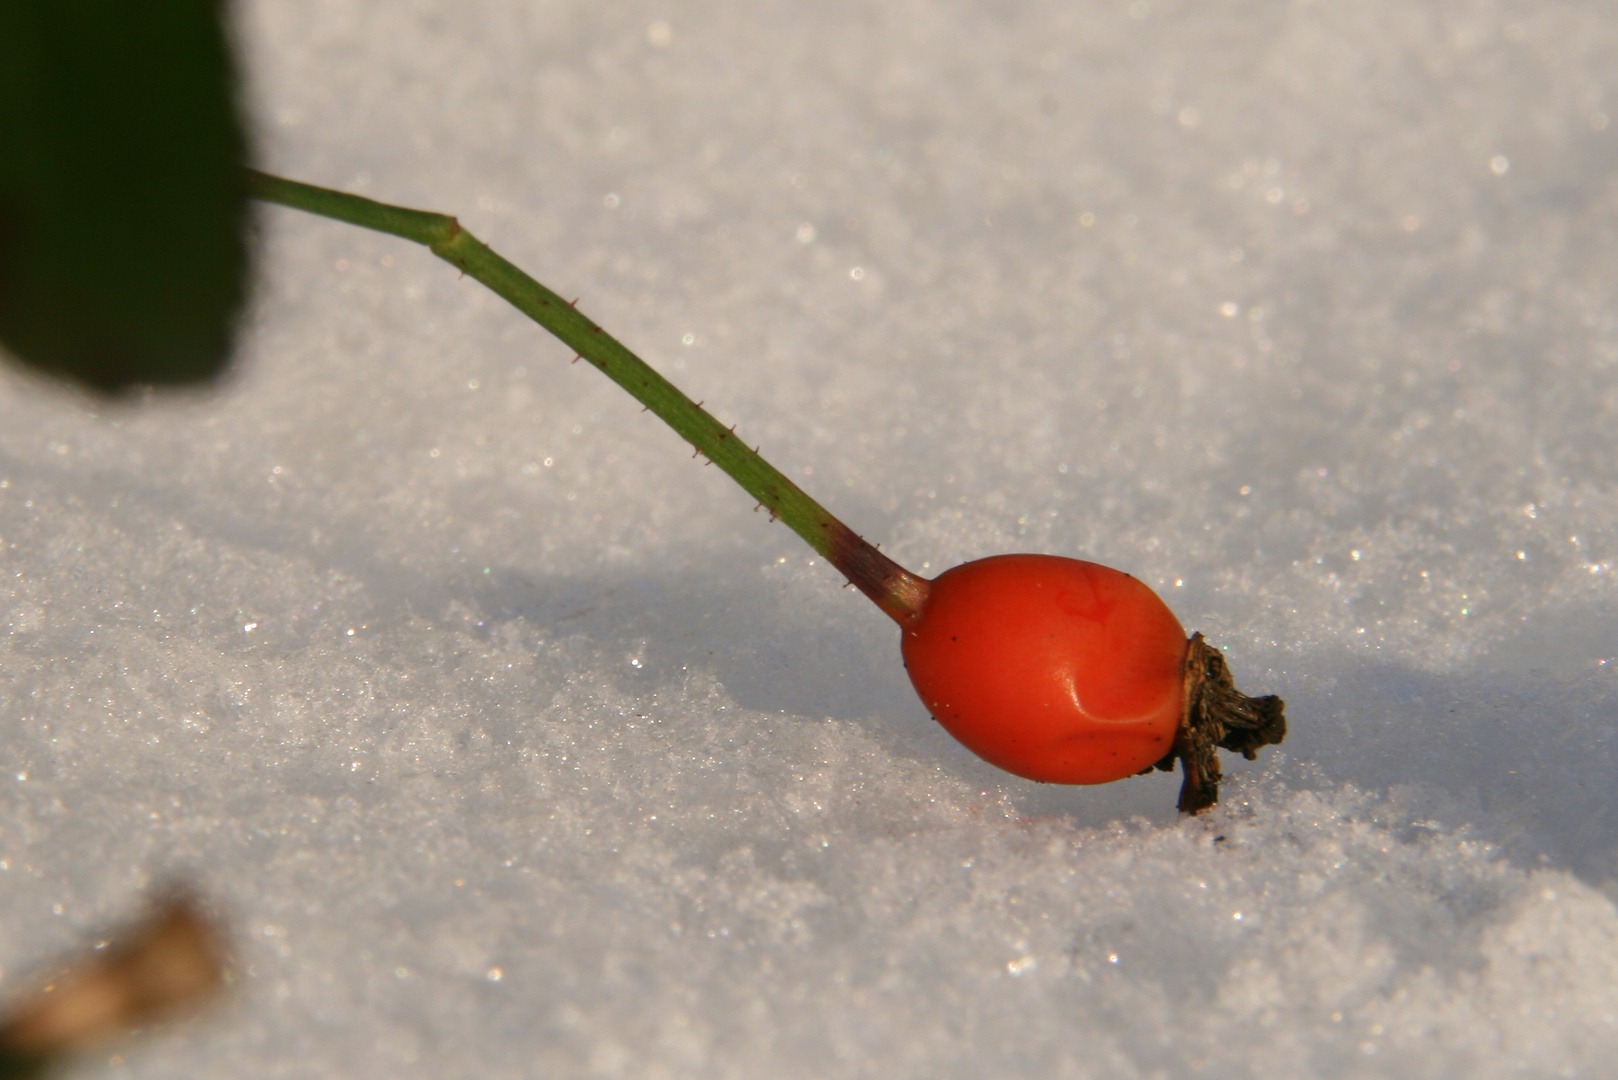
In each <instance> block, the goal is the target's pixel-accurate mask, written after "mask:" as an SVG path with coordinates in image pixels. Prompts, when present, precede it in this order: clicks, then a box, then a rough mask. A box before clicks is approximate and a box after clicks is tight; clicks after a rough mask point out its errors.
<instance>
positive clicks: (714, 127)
mask: <svg viewBox="0 0 1618 1080" xmlns="http://www.w3.org/2000/svg"><path fill="white" fill-rule="evenodd" d="M239 22H240V37H241V40H242V43H243V48H244V51H245V54H246V59H247V64H248V68H249V71H250V75H251V78H252V89H251V94H250V107H251V109H252V111H253V113H254V114H255V115H256V117H257V118H258V120H259V124H260V129H259V136H258V143H259V148H260V149H259V157H260V160H261V162H262V163H263V164H264V165H265V166H266V167H267V168H270V169H271V170H273V171H277V172H282V173H285V174H288V175H292V176H296V177H300V178H304V179H308V180H312V181H315V182H321V183H328V184H333V185H337V186H342V187H346V188H350V189H354V190H357V191H361V192H364V193H367V194H370V195H373V196H375V197H378V198H384V199H387V200H389V201H395V202H401V203H404V204H407V205H416V206H423V207H428V208H433V209H439V210H443V211H446V212H454V213H459V214H460V215H461V218H462V220H463V222H465V223H466V225H467V226H468V227H469V228H471V229H472V230H473V231H474V232H475V233H476V234H477V235H479V236H480V237H482V238H483V239H485V240H487V241H490V242H491V243H492V244H493V245H494V246H495V247H496V248H497V249H498V250H500V251H501V252H502V253H504V254H506V255H507V256H508V257H510V258H512V259H513V260H514V261H516V262H517V263H519V264H521V265H523V266H525V267H527V268H529V269H530V270H531V271H532V272H534V273H535V275H536V276H538V277H539V278H540V279H541V280H543V281H545V282H547V283H548V284H550V285H552V286H553V287H555V288H557V289H558V290H560V291H563V292H566V293H567V294H568V295H569V296H572V295H578V296H580V297H582V298H583V299H582V301H581V307H582V308H583V309H584V310H586V311H588V312H589V313H590V314H591V315H592V316H593V317H594V318H596V319H597V320H598V321H600V322H601V323H602V324H603V325H605V326H606V327H607V328H609V329H610V330H612V331H613V332H615V333H616V334H617V335H618V336H619V337H620V338H622V339H623V340H624V341H626V342H627V343H628V344H630V345H631V347H634V348H637V349H639V350H640V351H642V352H643V354H644V355H645V356H646V357H647V358H648V359H649V360H650V361H651V362H652V363H654V364H655V365H657V366H659V367H661V368H662V369H663V370H664V371H666V372H667V373H668V374H669V375H670V376H671V377H673V378H674V379H675V380H676V381H677V382H678V383H680V384H681V385H682V386H684V387H685V388H686V389H687V390H689V391H690V392H691V393H692V394H693V396H695V397H698V398H703V399H706V401H707V404H708V406H709V408H710V409H711V410H712V411H713V412H715V413H716V414H717V415H718V416H720V417H721V418H723V419H724V420H725V421H726V422H727V423H728V422H731V421H735V422H738V423H739V424H740V428H739V430H740V431H741V432H742V433H743V434H744V436H745V437H747V438H748V439H749V440H751V441H754V442H759V443H762V444H763V447H764V451H765V453H766V454H767V455H769V456H770V457H771V458H772V459H773V460H774V461H775V462H776V463H777V464H779V465H780V466H781V467H782V468H784V469H786V470H787V471H789V472H790V473H792V474H793V475H800V476H802V478H803V481H804V483H805V485H806V486H807V487H808V488H809V490H810V491H811V492H812V493H814V494H817V495H818V496H819V497H821V498H822V499H823V500H824V501H825V502H827V503H828V504H829V505H830V506H831V507H832V508H833V509H835V510H837V511H838V512H840V513H842V514H843V515H845V516H846V518H847V520H848V521H849V522H850V523H851V524H853V525H854V526H855V527H856V528H857V529H859V530H861V531H862V532H864V533H865V534H866V535H868V536H870V537H872V538H873V539H877V540H881V541H883V542H884V544H885V550H887V551H889V552H890V553H892V554H894V555H895V556H896V557H897V558H899V559H900V560H901V561H903V562H905V563H906V564H908V565H910V566H912V567H913V568H914V569H917V570H919V571H922V572H924V573H926V572H929V571H936V570H939V569H942V568H944V567H945V566H948V565H950V564H953V563H955V562H958V561H961V560H965V559H968V558H972V557H975V556H981V555H987V554H991V553H994V552H1000V551H1008V550H1026V551H1042V552H1057V553H1063V554H1069V555H1076V556H1082V557H1088V558H1094V559H1098V560H1101V561H1105V562H1108V563H1110V564H1113V565H1116V566H1119V567H1121V568H1124V569H1127V570H1129V571H1131V572H1133V573H1135V574H1137V575H1139V576H1140V577H1142V578H1143V579H1145V580H1146V581H1148V582H1149V583H1152V584H1153V585H1154V586H1155V587H1157V588H1159V589H1160V590H1161V591H1162V593H1163V594H1164V596H1165V597H1166V598H1167V599H1168V600H1169V602H1170V604H1171V605H1172V606H1173V607H1174V608H1175V609H1176V611H1177V612H1178V613H1179V614H1180V615H1181V616H1182V618H1183V620H1184V621H1185V622H1186V624H1187V626H1188V627H1192V628H1197V629H1201V630H1203V631H1205V632H1207V633H1208V634H1209V636H1210V637H1211V638H1212V639H1213V640H1214V641H1215V642H1216V643H1219V644H1221V645H1222V646H1224V647H1225V648H1226V649H1227V650H1228V655H1229V658H1230V661H1231V665H1232V667H1233V668H1234V670H1235V672H1236V674H1237V677H1238V680H1239V683H1240V684H1241V685H1242V686H1243V687H1244V688H1247V689H1248V690H1249V691H1250V692H1266V691H1274V692H1278V693H1280V694H1282V695H1283V696H1284V697H1285V698H1286V699H1287V702H1288V706H1289V715H1290V716H1291V719H1292V725H1293V734H1292V736H1291V737H1290V738H1289V740H1288V742H1287V744H1286V746H1285V747H1284V748H1283V751H1282V752H1281V753H1271V752H1266V754H1265V756H1264V758H1263V759H1262V760H1261V761H1260V762H1259V763H1257V764H1254V765H1247V764H1244V763H1241V762H1239V761H1238V762H1235V763H1233V764H1232V765H1231V767H1230V770H1229V771H1230V773H1231V775H1232V776H1233V777H1234V779H1235V783H1234V784H1233V785H1232V787H1231V788H1230V789H1229V791H1228V793H1227V801H1226V802H1225V803H1224V804H1223V805H1222V806H1221V807H1220V808H1218V809H1217V810H1216V811H1215V812H1213V813H1210V814H1208V815H1207V816H1206V817H1205V818H1202V819H1198V820H1191V821H1183V820H1178V819H1177V818H1176V816H1175V814H1174V813H1173V811H1172V803H1173V798H1174V792H1175V789H1176V784H1177V781H1176V779H1175V778H1172V777H1168V776H1157V777H1153V778H1148V779H1139V780H1130V781H1126V782H1122V783H1119V784H1116V785H1112V786H1108V787H1102V788H1090V789H1057V788H1049V787H1041V786H1038V785H1034V784H1030V783H1025V782H1021V781H1018V780H1015V779H1011V778H1008V777H1006V776H1004V775H1000V774H998V773H997V772H995V770H993V769H992V768H990V767H988V766H986V765H984V764H982V763H980V762H978V761H977V760H975V759H973V758H972V757H970V756H969V755H968V754H966V753H965V752H964V751H962V750H960V749H959V748H958V747H956V746H955V745H954V744H953V743H952V742H951V741H950V740H949V739H948V738H947V736H945V735H943V734H942V733H941V732H940V731H939V730H937V729H935V727H934V726H933V725H932V724H931V722H930V721H929V720H928V718H927V716H926V713H925V712H924V710H923V709H922V707H921V705H920V704H919V703H918V702H917V701H916V700H915V698H914V697H913V695H912V694H911V692H910V690H909V687H908V685H907V684H906V682H905V680H904V676H903V673H902V671H901V669H900V666H899V663H898V657H897V641H896V635H895V632H894V628H893V626H892V625H891V624H890V623H889V622H888V621H887V620H886V619H885V618H883V617H882V616H881V615H880V614H879V613H877V612H876V610H875V609H874V608H873V607H871V605H869V604H867V603H866V602H865V601H864V600H863V599H861V598H860V597H859V596H857V595H855V594H854V593H852V592H850V591H846V590H844V589H843V588H842V587H841V584H842V583H841V580H840V579H839V578H838V577H837V575H835V574H834V573H832V572H831V571H830V570H829V569H828V568H827V567H826V566H824V565H821V564H819V562H818V560H816V559H814V558H812V557H810V556H809V555H808V554H806V552H805V550H804V549H803V547H802V545H801V544H799V543H798V542H797V541H796V540H795V538H794V537H793V536H792V535H791V534H789V533H788V532H787V531H786V530H785V529H784V528H783V527H782V526H780V525H771V524H769V523H768V522H767V521H766V520H765V519H764V517H763V515H757V514H754V513H752V512H751V502H750V500H748V499H747V498H746V497H745V496H744V495H742V494H741V493H739V492H738V491H737V490H735V489H734V488H733V487H732V486H731V485H730V484H729V482H728V481H727V480H726V479H725V478H724V477H723V476H721V475H719V473H718V470H716V469H705V468H703V467H702V466H701V465H700V464H699V463H697V462H694V461H692V460H690V455H689V453H687V452H685V451H684V450H683V449H682V447H681V446H680V444H679V443H678V441H677V440H676V438H675V437H674V436H673V435H671V434H670V433H669V432H667V431H666V430H663V429H662V428H661V427H660V425H659V424H658V423H657V422H656V421H655V420H653V419H652V418H651V417H649V416H647V415H645V414H642V413H641V412H640V410H639V409H638V408H637V407H636V406H635V405H634V404H633V403H632V402H630V401H629V400H628V399H627V398H625V397H624V396H623V395H622V393H621V392H619V391H618V390H617V389H616V388H614V387H613V386H611V385H610V384H609V383H607V382H606V381H605V380H604V379H602V378H601V376H600V375H599V374H598V373H596V372H595V371H593V370H591V369H589V368H588V367H587V366H586V365H583V364H579V365H573V366H570V365H569V363H568V360H569V358H570V356H569V353H568V352H567V351H566V350H565V349H564V348H563V347H561V346H560V345H558V344H556V343H555V342H554V341H552V340H550V339H549V338H547V337H546V336H545V335H544V334H543V333H542V332H540V331H538V330H537V329H536V328H534V327H532V326H531V325H529V324H527V323H525V322H524V320H523V319H522V318H521V317H519V316H518V315H517V314H515V313H514V312H512V311H511V310H509V309H507V308H506V307H505V306H504V305H503V304H502V303H501V302H500V301H498V300H496V299H495V298H494V297H492V296H491V295H489V294H487V293H486V292H484V291H483V290H482V289H481V287H479V286H477V285H476V284H475V283H473V282H471V281H466V280H458V279H457V276H456V275H455V274H454V273H453V272H452V271H451V270H450V269H449V268H448V267H446V266H444V265H443V264H441V263H439V262H438V261H437V260H435V259H433V258H432V257H431V256H429V255H428V254H427V253H426V252H425V251H423V250H421V249H418V248H414V247H412V246H410V245H407V244H405V243H403V242H401V241H396V240H393V239H390V238H386V237H381V236H374V235H369V234H366V233H363V232H360V231H357V230H355V229H352V228H349V227H346V226H341V225H337V224H334V223H329V222H322V221H318V220H314V219H311V218H307V217H303V216H300V215H297V214H294V213H292V212H290V211H285V210H279V209H267V210H265V211H264V212H263V213H262V214H261V215H260V219H259V220H260V228H261V245H260V246H261V255H262V258H261V264H260V270H259V277H260V283H259V289H258V293H257V299H256V302H255V305H254V308H253V310H252V312H251V313H250V315H249V316H248V318H247V320H246V327H245V330H244V332H243V336H242V340H241V371H240V375H239V377H237V378H236V379H235V380H234V381H233V382H232V383H231V384H230V385H228V386H227V387H226V388H224V389H223V390H222V391H220V392H218V393H216V394H211V395H194V396H191V397H183V396H182V397H180V398H173V397H164V398H161V399H158V400H153V401H150V402H148V403H144V404H139V405H126V406H117V407H109V406H107V405H106V404H104V403H98V402H95V401H91V400H88V399H82V398H77V397H74V396H72V395H71V394H68V393H66V392H63V391H61V390H59V389H56V388H53V387H47V386H44V385H42V384H40V383H38V382H36V381H34V380H32V379H31V378H29V377H27V376H24V375H22V374H19V373H18V372H16V371H15V370H9V369H8V370H7V371H6V372H5V373H3V374H0V575H3V576H0V580H3V581H4V585H3V587H0V627H3V632H0V671H3V672H4V677H3V679H0V718H3V724H4V728H3V730H4V733H5V737H4V740H3V743H0V882H3V888H0V912H3V917H0V965H3V967H4V969H5V972H6V979H5V983H4V984H0V987H3V986H7V985H14V976H15V974H17V973H20V972H21V971H23V970H24V969H26V968H27V967H28V966H30V965H32V964H35V963H38V962H40V961H41V960H43V959H44V958H46V957H48V956H50V955H52V954H53V953H55V952H57V951H60V950H62V949H66V948H68V947H70V946H72V945H73V944H75V943H79V942H84V941H86V940H93V938H94V935H95V934H96V933H97V931H98V929H99V928H101V927H103V926H105V925H107V923H108V922H109V921H114V920H116V919H117V918H118V917H119V916H121V915H122V914H123V913H125V912H127V911H128V910H129V909H130V908H131V906H132V904H133V903H134V897H135V896H136V895H137V894H138V892H139V891H140V890H141V889H142V888H143V887H145V886H146V885H147V884H148V883H150V882H152V881H154V880H157V879H160V878H162V877H165V876H169V875H174V874H184V875H189V876H191V877H193V878H194V879H195V880H196V881H198V882H199V884H200V885H201V886H202V887H203V888H204V889H205V890H207V891H208V892H209V894H210V895H212V896H214V897H216V898H217V899H218V901H219V903H220V905H221V907H222V908H223V909H224V910H225V911H227V912H228V913H229V914H230V915H231V917H232V919H233V920H234V925H235V926H236V927H237V929H238V933H239V945H240V956H239V963H240V973H241V978H240V986H239V993H238V994H237V995H236V998H235V1001H234V1003H233V1004H232V1005H230V1006H229V1007H227V1008H226V1009H225V1010H224V1011H223V1014H222V1015H220V1016H218V1017H216V1018H215V1019H214V1020H213V1021H212V1022H209V1023H204V1024H201V1025H199V1026H195V1027H193V1028H191V1029H189V1031H188V1032H185V1033H182V1034H178V1035H169V1036H165V1037H163V1038H160V1039H155V1040H153V1041H151V1042H150V1043H147V1044H145V1045H143V1046H140V1047H135V1048H129V1047H119V1048H115V1051H109V1052H108V1053H116V1055H117V1056H116V1057H114V1058H113V1059H112V1063H111V1064H107V1063H106V1062H107V1057H106V1054H105V1053H104V1054H103V1055H102V1056H101V1057H100V1058H98V1059H97V1062H91V1063H88V1064H87V1065H86V1066H85V1068H84V1070H83V1072H82V1073H81V1075H84V1076H96V1075H113V1076H150V1077H158V1076H164V1077H184V1076H199V1077H200V1076H220V1077H243V1078H247V1077H274V1076H299V1077H345V1078H363V1077H370V1076H376V1077H383V1076H386V1077H398V1076H422V1077H433V1078H441V1077H477V1078H495V1077H526V1076H557V1077H563V1076H569V1077H571V1076H580V1077H582V1076H606V1077H612V1076H623V1077H701V1078H722V1077H746V1078H772V1080H773V1078H783V1080H792V1078H800V1077H801V1078H810V1077H824V1078H830V1077H851V1076H871V1077H918V1078H922V1077H924V1078H947V1077H961V1078H974V1080H975V1078H981V1077H988V1076H1028V1077H1108V1078H1133V1077H1164V1078H1175V1077H1192V1076H1195V1077H1282V1076H1286V1077H1292V1076H1297V1077H1314V1076H1319V1077H1378V1078H1381V1077H1432V1078H1447V1077H1459V1076H1465V1077H1485V1078H1486V1077H1504V1076H1513V1077H1539V1076H1547V1077H1548V1076H1587V1077H1588V1076H1602V1075H1611V1071H1610V1070H1611V1069H1612V1067H1613V1066H1612V1064H1611V1063H1612V1061H1613V1060H1614V1055H1615V1054H1618V912H1615V909H1614V905H1613V897H1614V896H1618V886H1615V884H1614V879H1615V878H1618V832H1615V829H1618V795H1615V793H1614V785H1613V782H1612V778H1613V775H1614V772H1615V769H1618V740H1615V737H1614V736H1615V721H1618V685H1615V675H1614V669H1615V668H1618V659H1615V657H1618V593H1615V588H1614V577H1615V574H1618V381H1615V374H1618V304H1615V299H1618V297H1615V289H1618V179H1615V177H1618V22H1615V21H1614V20H1613V19H1612V17H1611V10H1610V5H1608V4H1606V3H1605V2H1603V0H1582V2H1581V0H1569V2H1565V3H1537V4H1536V3H1529V2H1526V0H1524V2H1506V0H1429V2H1423V3H1402V2H1395V0H1329V2H1327V0H1321V2H1314V3H1310V2H1304V0H1299V2H1282V0H1270V2H1264V3H1260V2H1256V0H1252V2H1236V0H1233V2H1230V3H1224V4H1210V3H1205V2H1191V0H1135V2H1133V3H1130V2H1117V3H1102V2H1098V0H1060V2H1034V0H1029V2H1025V3H1017V4H1014V3H1009V2H1006V3H966V2H959V0H957V2H937V3H920V2H916V0H888V2H885V3H880V4H878V3H851V2H836V0H833V2H827V3H816V4H793V3H780V2H762V3H754V4H746V5H741V4H737V5H709V4H701V3H695V2H689V0H658V2H643V0H623V2H618V3H613V4H600V3H595V4H585V3H573V4H562V3H548V4H538V3H513V2H511V0H455V2H450V0H410V2H405V0H389V2H383V0H365V2H360V0H255V2H252V3H249V4H247V5H246V6H244V7H243V8H242V9H241V11H240V18H239ZM98 1062H99V1063H98Z"/></svg>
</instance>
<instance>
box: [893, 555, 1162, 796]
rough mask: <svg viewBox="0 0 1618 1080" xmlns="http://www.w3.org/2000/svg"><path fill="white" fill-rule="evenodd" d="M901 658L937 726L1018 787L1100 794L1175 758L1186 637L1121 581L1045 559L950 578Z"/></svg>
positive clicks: (939, 583) (909, 634) (935, 585)
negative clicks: (1022, 783) (1101, 788)
mask: <svg viewBox="0 0 1618 1080" xmlns="http://www.w3.org/2000/svg"><path fill="white" fill-rule="evenodd" d="M902 649H903V652H904V659H905V667H906V669H908V671H909V673H910V681H911V683H913V684H914V685H915V687H916V692H917V693H919V694H920V695H921V700H922V701H923V702H924V703H925V704H926V706H927V708H928V709H929V710H930V711H931V712H932V714H933V716H934V717H935V718H936V719H937V720H938V722H939V723H940V724H943V725H944V728H945V729H946V730H947V731H948V732H949V733H950V734H951V735H953V736H955V737H956V738H957V739H959V740H960V741H961V742H962V743H963V744H965V746H966V748H967V749H969V750H971V751H972V752H973V753H975V754H977V755H978V756H979V757H981V758H983V759H985V760H987V761H989V762H991V763H993V764H995V765H998V766H1000V767H1001V768H1002V769H1005V770H1007V771H1008V772H1013V773H1016V774H1017V775H1018V776H1026V777H1027V778H1028V779H1030V780H1043V781H1046V782H1047V783H1053V784H1105V783H1107V782H1108V781H1111V780H1118V779H1121V778H1123V777H1125V776H1131V775H1133V774H1135V773H1138V772H1140V771H1141V770H1142V769H1145V768H1148V767H1150V766H1151V765H1154V764H1156V763H1157V762H1158V761H1160V760H1162V758H1163V756H1164V755H1165V754H1167V753H1168V752H1169V750H1171V749H1172V748H1173V746H1174V735H1175V732H1176V730H1177V729H1178V728H1179V725H1180V714H1181V711H1182V710H1183V708H1184V700H1183V696H1184V690H1183V686H1184V678H1185V672H1184V668H1185V654H1186V636H1185V630H1184V629H1183V628H1182V627H1181V626H1180V621H1179V620H1178V619H1176V618H1175V617H1174V613H1173V612H1171V611H1170V610H1169V609H1168V607H1167V605H1165V604H1164V603H1163V601H1162V600H1160V599H1158V597H1157V594H1156V593H1154V592H1153V591H1152V590H1151V589H1149V588H1147V587H1146V586H1145V585H1143V584H1141V583H1140V582H1139V581H1137V580H1135V579H1134V578H1132V577H1130V576H1129V575H1128V574H1125V573H1123V572H1122V571H1119V570H1113V569H1111V568H1110V567H1106V566H1101V565H1099V564H1097V563H1092V562H1081V561H1079V560H1077V559H1063V558H1059V557H1057V556H1054V555H996V556H994V557H993V558H988V559H980V560H978V561H977V562H970V563H966V564H965V565H963V566H957V567H955V568H954V569H952V570H948V571H946V572H945V573H943V574H940V575H939V576H938V578H937V579H936V580H935V581H933V582H932V585H931V587H930V588H929V589H928V592H927V597H926V600H925V601H924V602H923V604H922V608H921V611H920V613H919V614H918V615H917V616H916V617H915V618H913V619H911V620H910V622H909V623H908V624H906V625H905V628H904V636H903V639H902Z"/></svg>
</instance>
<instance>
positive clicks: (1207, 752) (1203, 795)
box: [1146, 634, 1287, 814]
mask: <svg viewBox="0 0 1618 1080" xmlns="http://www.w3.org/2000/svg"><path fill="white" fill-rule="evenodd" d="M1286 735H1287V718H1286V704H1285V702H1283V701H1282V700H1281V699H1280V698H1278V697H1276V696H1275V695H1274V694H1268V695H1266V696H1264V697H1256V698H1255V697H1248V696H1247V695H1246V694H1244V693H1242V692H1241V691H1240V690H1237V689H1236V683H1235V680H1233V679H1232V678H1231V677H1230V668H1228V667H1226V666H1225V658H1224V656H1222V655H1221V654H1220V652H1219V650H1218V649H1216V648H1214V647H1213V646H1212V645H1209V644H1208V643H1207V641H1205V640H1204V639H1203V637H1202V635H1201V634H1192V635H1191V640H1190V641H1188V642H1186V653H1185V708H1184V711H1183V712H1182V713H1181V719H1180V730H1179V731H1178V732H1177V733H1176V734H1175V737H1174V749H1173V750H1170V751H1169V752H1168V754H1167V755H1165V756H1164V758H1163V760H1162V761H1159V762H1158V763H1157V764H1156V765H1154V766H1153V768H1155V769H1162V770H1163V771H1164V772H1169V771H1171V770H1172V769H1173V768H1174V764H1175V762H1176V761H1178V762H1179V764H1180V768H1181V770H1182V771H1183V772H1184V774H1185V778H1184V780H1183V781H1182V782H1181V784H1180V802H1179V808H1180V812H1181V813H1185V814H1196V813H1200V812H1202V811H1203V810H1206V809H1208V807H1210V806H1212V805H1213V804H1214V803H1216V802H1218V801H1219V781H1220V780H1221V779H1223V777H1224V774H1223V773H1222V772H1221V771H1220V769H1219V756H1218V755H1217V754H1215V753H1214V749H1215V748H1216V747H1217V748H1220V749H1224V750H1230V751H1233V752H1235V753H1238V754H1240V755H1242V757H1244V758H1246V759H1247V760H1248V761H1252V760H1253V759H1254V758H1256V757H1257V756H1258V751H1259V748H1260V747H1263V746H1275V745H1279V744H1280V742H1281V740H1282V739H1284V738H1286ZM1146 771H1147V772H1150V771H1151V769H1148V770H1146Z"/></svg>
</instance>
